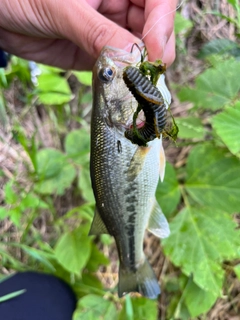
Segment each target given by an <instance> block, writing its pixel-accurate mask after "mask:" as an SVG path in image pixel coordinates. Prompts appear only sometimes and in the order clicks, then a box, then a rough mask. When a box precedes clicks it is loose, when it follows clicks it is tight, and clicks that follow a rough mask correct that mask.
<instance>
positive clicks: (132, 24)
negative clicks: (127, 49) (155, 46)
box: [127, 5, 145, 34]
mask: <svg viewBox="0 0 240 320" xmlns="http://www.w3.org/2000/svg"><path fill="white" fill-rule="evenodd" d="M144 23H145V19H144V10H143V9H142V8H140V7H138V6H135V5H130V7H129V9H128V16H127V26H128V27H129V28H130V30H131V31H132V32H137V33H140V34H142V31H143V27H144Z"/></svg>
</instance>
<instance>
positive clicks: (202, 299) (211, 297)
mask: <svg viewBox="0 0 240 320" xmlns="http://www.w3.org/2000/svg"><path fill="white" fill-rule="evenodd" d="M217 298H218V295H217V294H216V293H212V292H211V291H205V290H203V289H201V288H199V287H198V286H197V285H196V284H195V283H194V282H193V281H192V280H191V279H189V283H188V284H187V286H186V288H185V290H184V292H183V299H184V302H185V305H186V307H187V308H188V311H189V313H190V315H191V316H192V317H197V316H199V315H200V314H202V313H205V312H207V311H208V310H209V309H211V307H212V306H213V304H214V303H215V301H216V299H217Z"/></svg>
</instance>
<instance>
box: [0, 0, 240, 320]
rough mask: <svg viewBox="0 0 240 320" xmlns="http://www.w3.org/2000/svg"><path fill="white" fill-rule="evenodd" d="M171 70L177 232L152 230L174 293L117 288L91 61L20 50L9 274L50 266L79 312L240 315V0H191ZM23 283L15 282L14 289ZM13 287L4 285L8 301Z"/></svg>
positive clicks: (86, 318)
mask: <svg viewBox="0 0 240 320" xmlns="http://www.w3.org/2000/svg"><path fill="white" fill-rule="evenodd" d="M175 31H176V34H177V58H176V61H175V63H174V64H173V66H171V68H170V69H169V70H168V71H167V78H168V85H169V87H170V89H171V92H172V96H173V103H172V105H171V110H172V113H173V115H174V117H175V121H176V123H177V125H178V126H179V129H180V131H179V138H178V140H177V143H176V145H175V144H174V143H173V142H172V141H170V140H167V139H166V140H165V141H164V145H165V150H166V155H167V159H168V165H167V169H166V175H165V181H164V182H163V183H162V184H159V187H158V190H157V199H158V201H159V203H160V204H161V206H162V208H163V211H164V213H165V214H166V216H167V218H168V220H169V222H170V228H171V235H170V237H169V238H168V239H165V240H164V241H159V239H157V238H155V237H154V236H153V235H150V234H146V238H145V243H144V249H145V253H146V255H147V256H148V258H149V260H150V263H151V264H152V265H153V267H154V270H155V272H156V274H157V276H158V278H159V279H160V283H161V288H162V294H161V296H160V298H159V300H158V301H150V300H148V299H146V298H143V297H140V296H139V295H137V294H131V295H127V296H126V297H125V298H122V299H119V298H118V297H117V294H116V292H117V291H116V285H117V281H118V279H117V277H118V276H117V271H118V257H117V252H116V247H115V244H114V242H113V239H112V238H111V237H109V236H108V235H103V236H101V237H98V238H94V237H88V235H87V234H88V231H89V228H90V223H91V220H92V217H93V210H94V198H93V194H92V189H91V184H90V178H89V141H90V136H89V122H90V114H91V102H92V93H91V88H90V86H91V73H86V72H63V71H61V70H59V69H56V68H51V67H47V66H43V65H36V64H34V63H32V62H28V61H24V60H21V59H18V58H16V57H12V58H11V62H10V64H9V66H8V68H6V69H5V70H3V69H0V202H1V207H0V274H1V279H4V277H6V276H7V275H9V274H12V273H13V272H14V271H22V270H39V271H44V272H47V273H51V274H54V275H56V276H58V277H60V278H62V279H64V280H65V281H66V282H68V283H69V284H70V285H71V286H72V288H73V289H74V291H75V292H76V294H77V296H78V306H77V309H76V311H75V313H74V317H73V319H74V320H78V319H83V320H90V319H95V320H97V319H105V320H108V319H109V320H110V319H111V320H112V319H118V320H121V319H127V320H135V319H136V320H144V319H148V320H156V319H161V320H164V319H181V320H185V319H209V320H213V319H231V320H237V319H240V232H239V226H240V215H239V211H240V210H239V208H240V163H239V157H240V130H239V123H240V78H239V75H240V41H239V37H240V5H239V2H238V1H237V0H221V1H217V0H215V1H213V0H210V1H207V0H206V1H204V0H202V1H200V0H191V1H185V2H184V3H183V5H182V7H181V8H180V10H179V12H178V13H177V16H176V24H175ZM15 294H17V293H13V294H12V296H14V295H15ZM7 298H11V297H0V302H1V301H3V300H4V299H7Z"/></svg>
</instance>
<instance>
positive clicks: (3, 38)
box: [0, 0, 176, 70]
mask: <svg viewBox="0 0 240 320" xmlns="http://www.w3.org/2000/svg"><path fill="white" fill-rule="evenodd" d="M175 7H176V0H168V1H166V0H145V1H144V0H131V1H130V0H121V1H110V0H69V1H64V0H58V1H57V0H21V1H18V0H11V1H8V0H1V11H0V48H2V49H3V50H5V51H7V52H9V53H12V54H15V55H17V56H20V57H22V58H25V59H29V60H33V61H36V62H41V63H45V64H49V65H54V66H58V67H61V68H63V69H77V70H88V69H91V68H92V65H93V63H94V61H95V60H96V58H97V57H98V56H99V54H100V51H101V49H102V48H103V46H105V45H110V46H112V47H116V48H120V49H124V48H125V47H127V46H129V44H130V43H135V42H136V43H139V41H140V40H139V38H141V36H142V35H143V36H144V34H146V32H147V31H148V30H149V29H150V28H151V27H152V26H153V25H154V23H155V22H156V21H157V20H158V19H159V18H160V17H162V16H164V17H163V18H162V19H161V21H159V23H157V24H156V25H155V26H154V28H153V29H152V30H151V31H150V32H149V33H148V34H147V35H146V37H145V38H144V42H145V45H146V47H147V51H148V56H149V60H151V61H154V60H156V59H162V60H163V62H165V63H167V64H168V65H169V64H171V63H172V62H173V60H174V58H175V43H174V33H173V23H174V13H173V12H172V11H173V10H174V9H175ZM169 12H171V13H170V14H169V15H166V14H167V13H169ZM165 15H166V16H165ZM128 30H129V31H128Z"/></svg>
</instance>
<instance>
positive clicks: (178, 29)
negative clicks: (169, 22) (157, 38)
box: [174, 12, 193, 35]
mask: <svg viewBox="0 0 240 320" xmlns="http://www.w3.org/2000/svg"><path fill="white" fill-rule="evenodd" d="M192 26H193V23H192V21H191V20H188V19H185V18H184V17H183V16H182V15H181V14H180V13H179V12H176V16H175V22H174V31H175V34H176V35H178V34H179V33H184V34H186V33H187V32H188V31H189V30H190V29H191V28H192Z"/></svg>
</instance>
